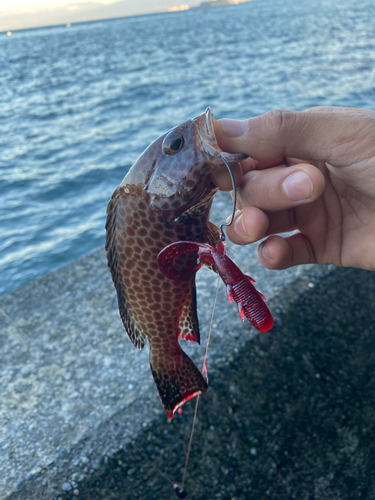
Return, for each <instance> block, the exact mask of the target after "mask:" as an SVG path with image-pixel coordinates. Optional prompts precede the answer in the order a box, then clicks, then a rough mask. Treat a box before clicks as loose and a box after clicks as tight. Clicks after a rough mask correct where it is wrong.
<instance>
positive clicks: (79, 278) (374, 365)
mask: <svg viewBox="0 0 375 500" xmlns="http://www.w3.org/2000/svg"><path fill="white" fill-rule="evenodd" d="M255 251H256V249H255V247H250V248H249V247H247V248H244V247H241V248H238V247H236V248H235V255H234V260H235V261H237V263H239V264H240V265H241V268H242V270H243V271H244V272H246V273H248V274H250V275H251V276H253V277H254V278H255V279H256V280H257V283H258V288H259V290H260V291H262V292H263V293H264V294H265V295H266V296H267V297H268V299H269V300H268V305H269V307H270V309H271V310H272V312H273V314H274V317H275V326H274V328H273V330H272V331H271V332H270V333H267V334H264V335H255V332H254V330H253V329H252V328H251V327H250V326H249V324H248V323H244V324H243V323H242V322H241V320H240V318H239V315H238V313H237V311H236V307H235V305H234V304H232V305H230V304H229V303H228V302H227V300H226V297H225V290H224V287H223V286H221V287H220V289H219V296H218V301H217V306H216V313H215V318H214V325H213V333H212V341H211V344H210V350H209V358H208V370H209V380H210V390H209V392H208V394H207V395H205V396H204V397H202V398H201V399H200V406H199V412H198V419H197V424H196V432H195V436H194V441H193V447H192V452H191V458H190V463H189V470H188V474H187V480H186V485H185V486H186V489H187V491H188V493H189V498H191V499H194V500H203V499H211V498H215V499H222V500H239V499H254V500H255V499H262V500H267V499H276V498H277V499H278V500H280V499H294V498H295V499H299V500H304V499H306V500H310V499H331V500H332V499H340V500H343V499H354V498H366V499H373V498H375V484H374V478H375V475H374V473H373V471H374V467H375V446H374V439H373V437H374V432H375V383H374V382H375V376H374V373H375V349H374V345H375V307H374V304H375V273H371V272H366V271H361V270H356V269H340V268H335V267H334V266H328V267H319V266H301V267H299V268H295V269H291V270H287V271H281V272H271V271H267V270H265V269H262V268H261V267H260V266H259V264H258V263H257V259H256V255H255ZM197 286H198V304H199V318H200V324H201V329H202V333H203V341H202V345H201V346H196V345H190V344H189V345H185V343H184V345H183V348H184V350H185V351H186V352H188V354H189V355H191V356H192V357H193V359H194V360H195V362H196V363H197V364H198V366H200V363H201V360H202V358H203V354H204V343H205V336H206V332H207V328H208V325H209V322H210V315H211V310H212V305H213V299H214V295H215V290H216V277H215V275H214V274H213V273H211V272H210V271H209V270H201V271H200V272H199V273H198V275H197ZM0 324H1V329H0V345H1V354H2V356H1V358H2V363H1V369H0V384H1V398H0V451H1V453H0V498H1V499H7V500H8V499H9V500H10V499H12V500H13V499H14V500H16V499H28V500H33V499H39V500H40V499H54V498H55V499H59V498H60V499H62V500H65V499H70V498H82V499H87V500H96V499H98V500H99V499H106V500H108V499H113V500H120V499H121V500H128V499H129V500H133V499H134V500H135V499H142V500H146V499H147V500H148V499H150V500H152V499H155V500H156V499H163V500H166V499H173V498H177V497H176V496H175V493H174V491H173V488H172V486H171V484H170V483H172V482H180V480H181V473H182V468H183V465H184V460H185V450H186V446H187V441H188V436H189V432H190V426H191V421H192V414H193V410H194V400H193V401H192V402H189V403H187V404H186V405H185V406H184V407H183V412H182V414H181V415H177V416H176V417H175V418H174V419H173V421H168V419H167V417H166V416H165V414H164V412H163V410H162V407H161V403H160V401H159V398H158V395H157V391H156V388H155V386H154V383H153V380H152V376H151V373H150V369H149V364H148V353H147V351H146V350H145V351H137V350H136V349H135V348H134V347H133V345H132V344H131V343H130V341H129V340H128V338H127V335H126V332H125V330H124V329H123V327H122V324H121V321H120V318H119V314H118V310H117V304H116V294H115V291H114V288H113V285H112V282H111V279H110V274H109V271H108V269H107V267H106V261H105V254H104V251H103V250H99V251H97V252H95V253H94V254H92V255H89V256H88V257H85V258H84V259H82V260H79V261H77V262H74V263H73V264H71V265H69V266H67V267H65V268H63V269H60V270H58V271H56V272H55V273H52V274H49V275H48V276H45V277H44V278H42V279H40V280H37V281H34V282H32V283H29V284H28V285H26V286H25V287H23V288H21V289H19V290H18V291H16V292H14V293H11V294H7V295H5V296H3V297H0ZM152 464H154V465H152ZM158 469H159V470H158ZM163 474H164V475H163Z"/></svg>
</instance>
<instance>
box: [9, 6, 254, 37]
mask: <svg viewBox="0 0 375 500" xmlns="http://www.w3.org/2000/svg"><path fill="white" fill-rule="evenodd" d="M254 1H255V0H207V1H204V2H201V3H200V4H199V5H192V6H190V5H187V4H186V5H180V6H179V7H176V8H173V9H168V10H164V11H159V12H147V13H142V12H141V13H139V14H128V15H119V16H110V17H100V18H97V19H83V20H77V21H75V20H74V19H70V18H69V19H68V18H67V19H66V20H65V21H64V22H61V21H60V22H57V23H48V24H43V25H39V26H29V27H24V28H22V27H17V26H16V27H12V23H11V22H10V24H9V26H8V27H6V28H3V27H1V28H0V35H5V36H7V34H8V33H10V34H13V33H17V32H20V31H29V30H36V29H48V28H57V27H61V28H63V27H68V28H70V27H71V26H75V25H77V24H83V23H97V22H102V21H113V20H115V19H124V18H128V17H129V18H130V17H141V16H154V15H160V14H171V13H177V12H183V11H186V10H193V9H194V10H195V9H206V8H212V7H222V6H225V5H240V4H243V3H250V2H254Z"/></svg>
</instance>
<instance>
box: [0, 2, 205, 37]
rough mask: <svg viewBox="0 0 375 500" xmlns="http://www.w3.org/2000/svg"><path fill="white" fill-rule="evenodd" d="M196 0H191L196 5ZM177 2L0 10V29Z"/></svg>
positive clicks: (118, 13) (120, 14)
mask: <svg viewBox="0 0 375 500" xmlns="http://www.w3.org/2000/svg"><path fill="white" fill-rule="evenodd" d="M198 3H199V2H198V0H194V1H193V2H191V5H197V4H198ZM175 4H176V0H161V2H159V1H157V0H142V2H140V1H139V0H119V1H117V2H114V3H111V4H107V5H105V4H103V3H101V2H95V1H93V2H85V3H82V2H75V3H71V4H69V5H66V6H65V7H59V8H56V7H55V8H50V9H40V10H39V9H38V10H34V11H31V10H30V11H28V12H22V13H10V14H5V15H4V14H2V15H1V18H0V31H8V30H9V31H12V30H13V31H14V30H18V29H24V28H33V27H40V26H50V25H54V24H66V23H77V22H82V21H95V20H99V19H111V18H113V17H123V16H133V15H137V14H149V13H151V12H163V11H166V10H168V9H170V8H171V7H173V6H174V5H175Z"/></svg>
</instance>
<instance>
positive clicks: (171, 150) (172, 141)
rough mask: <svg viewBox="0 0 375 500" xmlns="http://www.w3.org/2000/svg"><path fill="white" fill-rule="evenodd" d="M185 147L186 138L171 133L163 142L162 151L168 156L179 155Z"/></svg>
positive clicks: (176, 133)
mask: <svg viewBox="0 0 375 500" xmlns="http://www.w3.org/2000/svg"><path fill="white" fill-rule="evenodd" d="M183 145H184V138H183V137H182V135H181V134H179V133H178V132H171V133H170V134H168V135H167V136H166V137H165V138H164V141H163V145H162V149H163V153H165V154H166V155H174V154H176V153H178V152H179V151H180V150H181V149H182V146H183Z"/></svg>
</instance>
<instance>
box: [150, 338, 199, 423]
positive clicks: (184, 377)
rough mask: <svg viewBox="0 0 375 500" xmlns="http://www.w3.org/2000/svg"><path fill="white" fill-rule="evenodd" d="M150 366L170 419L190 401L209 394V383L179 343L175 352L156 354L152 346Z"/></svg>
mask: <svg viewBox="0 0 375 500" xmlns="http://www.w3.org/2000/svg"><path fill="white" fill-rule="evenodd" d="M150 365H151V371H152V374H153V376H154V379H155V383H156V387H157V388H158V391H159V395H160V399H161V400H162V403H163V406H164V409H165V411H166V413H167V415H168V417H169V418H173V413H174V412H175V411H176V409H177V408H179V407H180V406H182V405H183V404H184V403H185V402H186V401H187V400H188V399H190V398H192V397H194V396H197V395H198V394H201V393H204V392H207V389H208V386H207V382H206V381H205V380H204V378H203V376H202V374H201V372H200V371H199V370H198V368H197V367H196V366H195V364H194V363H193V362H192V360H191V359H190V358H189V356H188V355H187V354H185V353H184V351H183V350H182V349H181V347H180V345H179V344H178V343H177V346H176V349H174V350H173V352H165V351H163V352H161V353H159V352H157V353H156V352H155V353H154V352H153V349H152V346H151V350H150Z"/></svg>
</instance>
